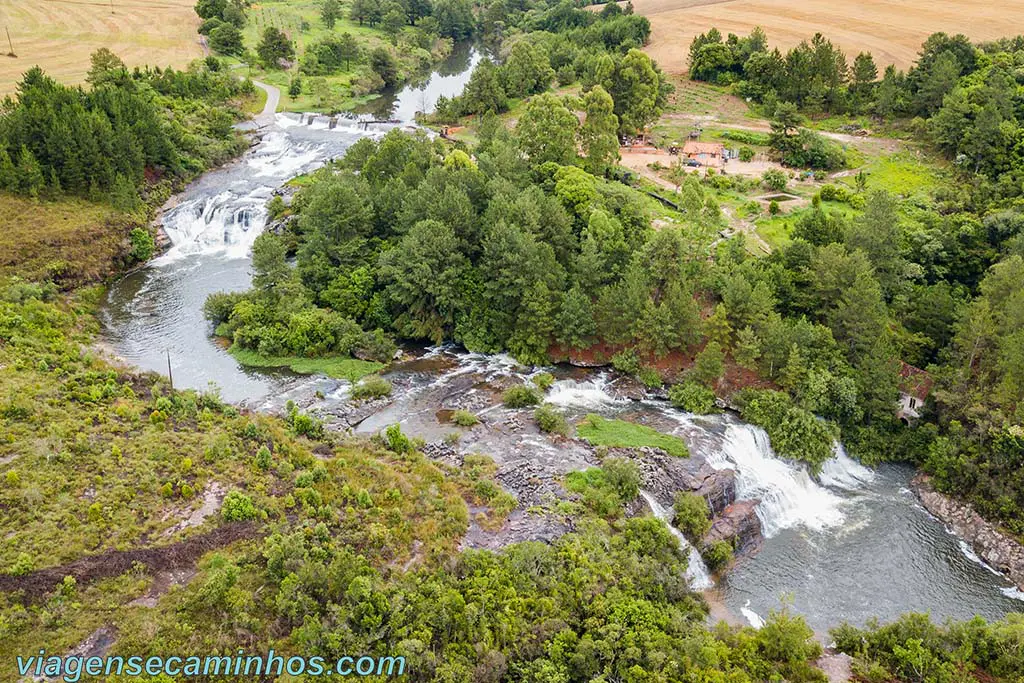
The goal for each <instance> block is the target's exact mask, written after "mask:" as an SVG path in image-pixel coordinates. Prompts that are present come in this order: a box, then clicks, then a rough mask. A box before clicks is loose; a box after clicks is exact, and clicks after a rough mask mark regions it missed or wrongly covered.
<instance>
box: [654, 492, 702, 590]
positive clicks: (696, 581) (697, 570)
mask: <svg viewBox="0 0 1024 683" xmlns="http://www.w3.org/2000/svg"><path fill="white" fill-rule="evenodd" d="M640 495H641V496H643V499H644V500H645V501H647V505H648V507H650V508H651V512H652V513H654V516H655V517H657V518H658V519H660V520H661V521H663V522H665V525H666V526H668V530H669V531H670V532H672V535H673V536H675V537H676V538H677V539H678V540H679V547H680V548H681V549H682V550H683V551H684V552H685V553H686V554H687V562H686V580H687V581H689V582H690V588H692V589H693V590H698V591H702V590H707V589H708V588H711V587H712V586H714V585H715V582H714V581H713V580H712V579H711V572H709V571H708V566H707V565H706V564H704V558H703V557H701V556H700V553H699V552H697V549H696V548H695V547H693V544H692V543H690V542H689V541H688V540H686V536H684V535H683V533H682V532H681V531H679V529H677V528H675V527H674V526H672V515H671V514H670V513H669V512H668V510H666V509H665V508H663V507H662V506H661V504H660V503H659V502H658V501H657V500H656V499H655V498H654V496H652V495H651V494H650V493H648V492H647V491H641V492H640Z"/></svg>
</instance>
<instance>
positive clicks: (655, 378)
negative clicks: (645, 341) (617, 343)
mask: <svg viewBox="0 0 1024 683" xmlns="http://www.w3.org/2000/svg"><path fill="white" fill-rule="evenodd" d="M636 376H637V379H639V380H640V381H641V382H642V383H643V385H644V386H645V387H647V388H648V389H657V388H658V387H660V386H661V375H660V374H659V373H658V371H657V370H655V369H654V368H651V367H643V368H640V372H638V373H637V375H636Z"/></svg>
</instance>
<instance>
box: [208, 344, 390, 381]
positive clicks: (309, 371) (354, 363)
mask: <svg viewBox="0 0 1024 683" xmlns="http://www.w3.org/2000/svg"><path fill="white" fill-rule="evenodd" d="M228 352H229V353H230V354H231V355H232V356H233V357H234V358H235V360H237V361H238V362H239V363H241V364H242V365H245V366H248V367H253V368H288V369H289V370H291V371H292V372H296V373H298V374H300V375H314V374H323V375H327V376H328V377H334V378H336V379H346V380H348V381H349V382H357V381H359V380H360V379H362V378H363V377H365V376H366V375H369V374H372V373H374V372H377V371H378V370H380V369H381V368H383V367H384V365H383V364H381V363H375V362H373V361H366V360H359V359H358V358H348V357H340V356H330V357H327V358H301V357H299V356H263V355H260V354H259V353H257V352H255V351H249V350H247V349H240V348H238V347H237V346H232V347H231V348H230V349H228Z"/></svg>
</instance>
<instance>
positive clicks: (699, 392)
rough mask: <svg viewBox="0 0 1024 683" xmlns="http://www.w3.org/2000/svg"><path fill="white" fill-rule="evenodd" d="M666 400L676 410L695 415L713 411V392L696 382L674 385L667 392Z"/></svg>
mask: <svg viewBox="0 0 1024 683" xmlns="http://www.w3.org/2000/svg"><path fill="white" fill-rule="evenodd" d="M668 400H669V401H671V402H672V405H674V406H675V407H676V408H679V409H680V410H685V411H686V412H688V413H694V414H696V415H706V414H708V413H710V412H712V411H713V410H714V409H715V392H713V391H711V389H708V388H707V387H705V386H703V385H701V384H698V383H697V382H684V383H683V384H676V385H675V386H673V387H672V388H670V389H669V390H668Z"/></svg>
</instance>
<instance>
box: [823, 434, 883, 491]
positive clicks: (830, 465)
mask: <svg viewBox="0 0 1024 683" xmlns="http://www.w3.org/2000/svg"><path fill="white" fill-rule="evenodd" d="M832 451H833V452H834V453H835V457H834V458H832V459H831V460H828V461H826V462H825V464H824V465H822V467H821V472H820V473H819V474H818V481H820V482H821V483H822V484H823V485H825V486H828V487H829V488H834V489H843V490H846V491H855V490H857V489H863V488H864V487H865V486H867V485H868V484H870V483H871V481H872V480H873V479H874V478H875V473H874V472H872V471H871V470H869V469H868V468H867V467H864V465H861V464H860V463H859V462H857V461H856V460H854V459H853V458H851V457H850V456H848V455H847V454H846V449H845V448H843V444H841V443H839V442H838V441H837V442H836V443H835V445H833V447H832Z"/></svg>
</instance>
